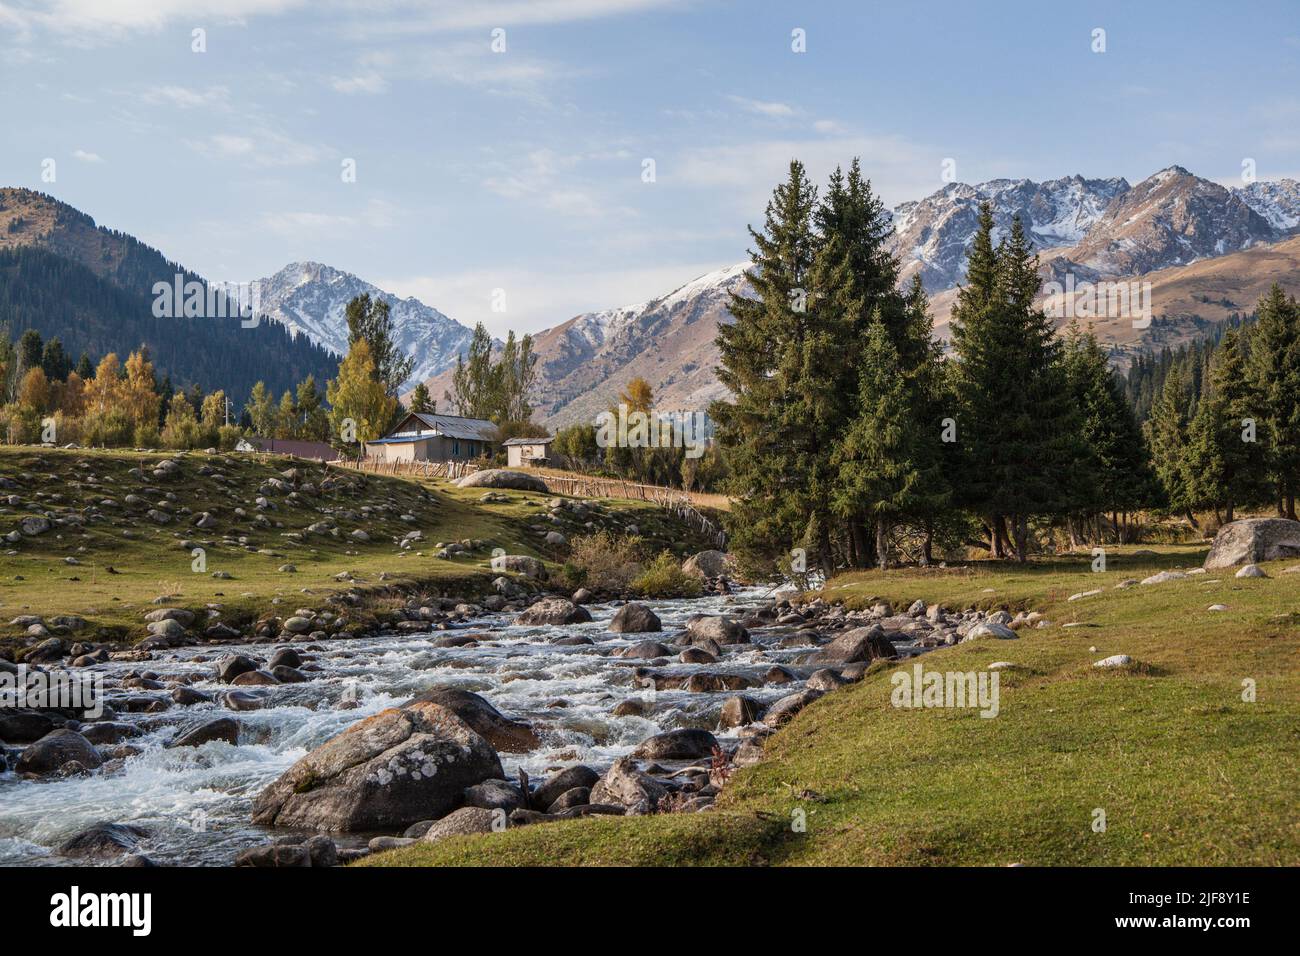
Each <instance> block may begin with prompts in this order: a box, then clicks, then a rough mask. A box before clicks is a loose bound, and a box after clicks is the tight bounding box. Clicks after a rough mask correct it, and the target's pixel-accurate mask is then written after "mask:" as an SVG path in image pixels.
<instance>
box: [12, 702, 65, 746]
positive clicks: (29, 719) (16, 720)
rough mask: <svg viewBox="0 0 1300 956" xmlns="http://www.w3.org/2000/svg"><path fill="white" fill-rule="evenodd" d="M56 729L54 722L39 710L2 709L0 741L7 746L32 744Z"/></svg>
mask: <svg viewBox="0 0 1300 956" xmlns="http://www.w3.org/2000/svg"><path fill="white" fill-rule="evenodd" d="M53 729H54V721H53V720H52V719H50V717H49V716H48V715H47V714H43V713H41V712H40V711H37V710H26V709H24V710H10V709H8V708H7V707H6V708H0V740H2V741H4V742H5V743H7V744H30V743H35V742H36V741H38V740H40V739H41V738H42V737H44V736H45V735H46V734H48V733H49V732H50V731H52V730H53Z"/></svg>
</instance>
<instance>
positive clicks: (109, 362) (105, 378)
mask: <svg viewBox="0 0 1300 956" xmlns="http://www.w3.org/2000/svg"><path fill="white" fill-rule="evenodd" d="M85 402H86V412H87V413H89V414H94V415H101V416H102V415H107V414H109V413H110V412H113V411H117V410H118V408H119V406H120V405H121V402H122V361H121V359H119V358H118V357H117V353H116V352H109V353H108V354H107V355H105V356H104V357H103V358H102V359H100V360H99V365H98V366H97V367H96V368H95V377H94V378H92V379H91V380H90V381H89V382H87V383H86V388H85Z"/></svg>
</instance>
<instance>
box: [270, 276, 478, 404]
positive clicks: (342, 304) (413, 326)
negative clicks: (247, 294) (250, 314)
mask: <svg viewBox="0 0 1300 956" xmlns="http://www.w3.org/2000/svg"><path fill="white" fill-rule="evenodd" d="M254 288H255V294H256V296H257V299H256V301H257V303H258V310H259V312H261V313H262V314H263V315H266V316H268V317H270V318H273V319H275V320H276V321H278V322H281V323H283V324H284V325H286V326H288V327H289V328H290V329H293V330H295V331H298V332H301V333H303V334H304V335H306V336H307V337H308V338H310V339H311V340H312V341H313V342H317V343H319V344H320V345H322V346H324V347H325V348H328V349H329V350H331V351H332V352H336V353H338V354H339V355H344V354H346V353H347V350H348V323H347V319H346V318H344V312H345V310H346V309H347V305H348V303H349V302H350V301H352V299H354V298H355V297H356V296H358V295H361V294H362V293H369V295H370V297H371V298H372V299H381V300H382V301H384V302H387V303H388V306H389V310H390V315H391V316H392V319H393V328H394V331H395V332H396V337H397V342H398V344H399V345H400V346H401V347H402V349H403V350H405V351H406V353H407V354H408V355H413V356H414V357H415V369H414V371H412V373H411V379H410V382H409V383H408V384H409V385H412V386H413V385H414V384H415V383H416V382H420V381H424V380H425V379H427V378H431V377H433V376H435V375H437V374H438V373H439V372H442V371H443V370H444V369H447V368H450V367H451V366H453V365H455V364H456V356H457V355H458V354H459V353H460V352H462V351H463V350H464V349H465V348H466V347H467V346H468V344H469V340H470V337H471V335H472V334H473V333H472V332H471V330H470V329H467V328H466V327H465V326H463V325H461V324H460V323H459V322H456V321H455V320H453V319H449V318H448V317H447V316H445V315H443V314H442V313H441V312H439V311H438V310H437V309H435V308H432V307H430V306H427V305H425V304H424V303H423V302H421V301H420V300H419V299H415V298H408V299H399V298H397V296H395V295H393V294H392V293H390V292H385V291H384V290H382V289H380V288H377V287H376V286H373V285H371V284H370V283H369V282H366V281H365V280H363V279H360V278H358V277H357V276H354V275H352V274H351V273H350V272H342V271H340V270H338V269H335V268H332V267H331V266H327V265H322V264H321V263H319V262H291V263H289V264H288V265H287V266H285V267H284V268H283V269H281V270H280V271H279V272H277V273H276V274H275V275H273V276H268V277H267V278H265V279H258V280H256V282H255V283H254Z"/></svg>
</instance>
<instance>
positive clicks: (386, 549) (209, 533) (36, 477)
mask: <svg viewBox="0 0 1300 956" xmlns="http://www.w3.org/2000/svg"><path fill="white" fill-rule="evenodd" d="M165 457H170V456H168V455H164V454H143V453H134V452H124V451H117V450H113V451H91V450H63V449H43V448H31V447H0V476H3V477H5V478H8V479H11V480H12V481H14V482H15V483H16V484H17V487H16V488H12V489H9V490H6V491H0V533H6V532H8V531H10V530H13V529H16V528H17V527H18V524H19V521H20V520H21V519H22V517H24V516H26V515H33V514H37V513H40V512H44V511H47V510H49V511H53V512H54V513H55V514H69V513H80V512H82V511H83V509H85V508H86V507H87V506H89V505H92V504H96V503H98V502H99V501H100V500H101V499H103V498H113V499H115V500H116V501H117V502H118V503H119V504H123V501H124V499H125V497H126V495H127V494H132V493H134V494H139V495H141V496H142V497H144V498H146V499H147V500H148V502H149V503H150V506H152V504H153V503H154V502H155V501H156V500H157V499H159V498H160V497H161V496H162V495H163V494H166V493H171V494H173V495H175V497H176V500H175V501H174V502H173V503H172V504H173V507H174V508H175V509H176V510H177V511H178V512H179V510H180V509H181V508H190V509H191V510H192V511H194V512H195V513H197V512H199V511H201V510H210V511H213V513H214V514H215V515H216V518H217V522H218V523H217V526H216V527H215V528H214V529H211V530H200V529H198V528H194V527H192V526H191V525H190V523H189V516H181V515H179V514H178V515H177V517H176V520H173V521H172V522H171V523H170V524H167V525H161V526H160V525H155V524H153V523H152V522H150V521H149V520H148V519H147V518H144V517H143V511H144V509H143V508H141V509H136V510H132V509H128V508H126V507H122V508H119V509H117V510H116V511H113V510H109V509H104V513H105V515H107V516H108V518H109V520H108V521H106V522H103V523H88V524H86V525H85V526H84V527H81V528H74V527H56V528H54V529H53V530H51V531H49V532H47V533H46V534H43V535H40V536H37V537H28V538H24V539H23V540H22V541H21V542H19V543H17V544H9V543H8V542H4V541H0V619H2V620H0V643H4V642H6V641H8V642H11V643H12V642H14V641H16V640H17V639H18V638H19V637H20V636H21V635H22V630H21V629H20V628H16V627H12V626H10V625H9V624H8V623H7V622H8V621H9V620H11V619H12V618H14V617H16V616H18V615H22V614H39V615H42V616H48V615H56V614H75V615H79V616H82V617H84V618H86V619H87V620H88V621H90V622H91V623H92V625H93V626H94V628H95V630H94V631H93V632H89V633H87V632H83V634H82V635H80V636H93V637H94V638H95V639H99V640H106V639H115V640H131V639H138V638H140V637H143V636H144V634H145V630H144V620H143V614H144V612H145V611H147V610H148V606H149V605H150V602H152V601H154V600H155V599H157V598H159V597H162V596H167V598H166V603H168V604H172V605H176V606H182V607H189V608H191V609H194V610H201V609H202V608H203V607H204V605H206V604H208V603H219V604H221V605H222V608H223V611H222V619H223V620H225V621H227V622H228V623H235V624H238V623H241V622H245V621H249V620H252V619H254V618H255V617H256V616H257V615H259V614H261V613H265V612H267V611H269V610H271V609H272V604H271V602H272V601H273V600H274V599H276V598H279V599H280V601H281V602H282V604H284V605H287V606H288V608H290V609H292V608H297V607H300V606H318V605H322V604H323V603H324V601H325V600H326V599H327V598H328V596H329V595H331V594H333V593H335V592H337V591H339V590H342V589H345V588H349V589H352V588H356V589H360V590H362V591H367V590H370V591H372V592H388V591H393V590H402V589H404V588H416V587H420V588H427V587H434V588H440V589H445V590H446V591H447V592H448V593H464V594H466V596H474V595H476V594H481V593H483V592H484V591H486V590H487V588H488V582H490V580H491V579H492V578H493V577H496V574H495V573H494V572H492V571H491V569H490V565H489V561H490V557H491V551H492V549H493V548H498V547H499V548H502V549H504V550H505V551H507V552H508V553H511V554H527V555H532V556H536V557H541V558H543V559H544V560H546V561H548V562H549V563H550V564H551V566H552V567H554V568H558V563H557V562H559V561H561V560H562V559H563V551H562V549H556V548H551V547H548V546H547V545H545V543H544V541H543V537H542V535H541V534H539V533H537V532H535V531H533V530H531V528H530V525H533V524H536V521H535V519H536V517H537V516H539V515H541V514H544V513H545V511H546V508H545V505H546V502H547V500H548V499H549V498H551V497H552V496H551V495H546V494H537V493H529V492H520V491H504V492H501V494H504V495H505V496H506V497H507V498H508V499H509V500H508V501H507V502H505V503H500V504H483V503H481V502H480V501H479V498H480V497H482V495H483V494H484V492H485V490H486V489H482V488H464V489H462V488H457V487H456V486H455V485H453V484H451V483H449V482H442V481H429V482H426V481H416V480H412V479H407V478H394V477H383V476H377V475H372V474H365V475H362V474H360V473H357V472H354V471H349V470H347V469H331V472H332V473H333V474H336V475H340V474H341V475H342V476H343V477H344V478H345V479H348V480H350V481H355V482H358V483H360V486H359V488H358V489H357V490H356V491H353V492H348V493H340V494H337V495H334V496H330V497H327V498H307V499H305V502H304V504H303V505H302V506H295V505H293V504H292V503H290V502H288V501H287V500H286V499H285V498H284V497H283V496H280V495H270V496H268V497H269V500H271V501H272V502H273V503H275V504H276V506H277V507H276V510H273V511H268V512H266V514H267V515H268V517H270V518H271V519H272V520H274V521H278V522H281V524H282V527H272V528H269V529H266V530H258V529H256V528H254V527H253V526H252V524H251V523H250V519H251V518H252V517H254V516H255V515H256V514H258V512H257V511H256V509H254V507H253V500H254V498H255V497H256V496H257V495H258V487H259V486H260V485H261V484H262V483H263V482H264V481H265V480H266V479H268V478H270V477H274V476H278V475H279V474H280V472H282V471H284V470H285V469H287V468H290V467H296V468H298V469H299V470H300V471H302V472H304V473H305V474H306V475H307V479H306V480H308V481H310V482H312V483H314V484H315V485H317V486H318V487H319V485H320V481H321V480H322V479H323V478H324V477H325V475H326V470H325V469H324V468H323V467H322V466H320V465H315V464H307V463H304V462H302V461H293V460H291V459H288V458H282V457H278V456H275V457H264V456H246V455H240V454H222V455H213V456H208V455H206V454H202V453H193V452H191V453H190V454H188V455H187V456H186V457H185V458H184V459H183V460H182V461H183V465H182V472H183V473H182V475H181V476H180V477H179V478H176V479H171V480H158V479H155V478H153V477H152V474H151V470H152V467H153V465H154V464H156V462H158V461H160V460H161V459H163V458H165ZM142 466H143V467H144V468H145V475H146V476H147V477H146V478H145V479H144V481H143V482H142V481H141V480H140V479H139V478H136V477H133V476H131V475H130V471H131V469H133V468H138V467H142ZM205 466H207V467H210V468H214V469H216V470H218V471H220V472H222V473H223V474H224V475H226V476H227V477H228V479H229V481H228V482H227V483H225V484H222V483H219V482H218V481H216V480H215V478H214V477H213V476H210V475H209V476H205V475H202V474H200V470H201V469H202V468H204V467H205ZM88 478H94V479H95V480H97V481H98V482H100V484H99V485H98V486H97V487H92V486H90V485H89V484H88V483H87V479H88ZM142 485H148V486H150V487H153V488H156V489H157V490H158V492H159V494H146V493H144V492H142V491H141V486H142ZM10 495H16V496H17V497H18V498H19V499H20V501H19V502H18V503H17V504H14V505H9V504H6V503H5V502H6V500H7V498H8V496H10ZM385 503H391V504H392V505H393V506H394V508H395V509H396V510H395V512H394V513H391V514H385V515H380V516H364V515H362V514H361V513H360V511H361V508H362V507H363V506H371V507H374V506H377V505H380V504H385ZM605 504H607V505H608V506H609V507H610V508H611V510H612V520H614V521H616V522H619V523H637V524H639V526H640V527H641V530H642V533H643V534H645V535H647V536H648V537H649V538H650V539H651V540H655V541H658V542H660V543H661V544H662V545H663V546H665V547H668V546H670V545H675V546H676V547H678V548H684V547H689V546H692V545H693V544H695V543H696V542H694V541H693V535H692V534H691V533H690V532H689V531H688V530H687V529H684V528H683V527H682V525H681V524H680V523H679V522H677V521H676V520H675V519H673V518H672V517H671V516H670V515H669V514H668V513H667V512H664V511H662V510H660V509H657V508H655V507H654V506H653V505H650V504H648V503H645V502H617V501H607V502H605ZM322 505H323V506H325V507H329V508H333V509H335V510H336V512H337V511H340V510H345V509H350V510H351V511H352V512H354V513H355V515H354V517H351V518H347V517H342V516H340V515H338V514H335V515H334V516H333V517H334V518H335V519H336V520H337V521H338V524H339V528H340V532H341V534H342V537H340V538H338V539H336V538H333V537H330V536H323V535H309V536H307V537H306V538H304V539H303V540H302V541H295V540H293V539H291V538H287V537H285V536H284V533H285V532H302V531H303V530H304V529H305V528H306V527H307V526H308V525H310V524H311V523H313V522H315V521H318V520H321V519H322V518H324V517H326V515H324V514H322V513H321V511H320V508H321V506H322ZM238 507H242V508H244V509H245V511H246V512H247V515H246V516H245V517H240V516H238V515H236V514H235V508H238ZM400 513H409V514H411V515H413V516H414V517H415V518H416V520H415V522H414V523H408V522H404V521H401V520H400V519H399V514H400ZM358 527H364V528H365V529H366V530H367V531H368V532H369V533H370V534H371V538H372V540H371V541H369V542H367V543H360V542H356V541H353V540H351V539H349V538H348V537H347V534H348V533H350V532H351V531H352V530H353V529H354V528H358ZM546 527H547V528H550V527H551V526H550V525H546ZM414 529H419V530H420V531H422V532H423V535H424V539H423V541H421V542H419V543H418V544H416V545H414V546H412V547H411V548H410V549H409V550H407V551H403V550H402V549H401V548H399V547H398V546H397V544H396V539H398V538H400V537H401V536H402V535H404V534H406V533H407V532H408V531H411V530H414ZM126 531H130V532H132V533H134V534H135V535H136V537H134V538H127V537H125V536H124V532H126ZM227 533H238V534H243V535H246V536H247V537H248V539H249V542H250V543H251V544H252V545H254V546H255V547H257V548H259V549H264V550H267V551H270V552H272V553H270V554H261V553H253V552H250V551H247V550H245V549H243V548H242V547H240V546H238V545H227V544H223V543H222V538H223V536H224V535H226V534H227ZM184 539H190V540H193V541H204V542H211V544H210V545H205V550H206V552H207V553H206V571H204V572H202V573H198V572H195V571H194V570H193V568H192V562H193V558H192V556H191V552H190V551H189V550H188V549H185V548H182V547H181V546H180V542H181V541H182V540H184ZM464 539H480V540H482V541H483V542H485V544H484V547H483V548H482V549H481V550H479V551H477V552H474V553H472V554H469V555H462V556H456V557H453V558H452V559H450V560H440V559H438V558H436V557H434V552H435V549H434V545H435V544H437V543H439V542H443V541H446V542H451V541H460V540H464ZM699 546H700V547H701V548H702V547H704V546H706V545H704V544H703V543H702V542H700V543H699ZM9 550H13V551H14V552H15V553H14V554H7V553H3V552H7V551H9ZM67 557H73V558H75V559H76V560H77V561H78V564H76V565H69V564H67V563H66V562H65V560H64V559H65V558H67ZM284 564H292V565H294V566H295V567H296V568H297V571H296V573H287V572H280V571H279V570H278V568H279V567H280V566H281V565H284ZM110 567H111V568H112V569H113V573H110V571H109V570H108V569H109V568H110ZM214 571H225V572H228V573H229V574H230V575H231V577H230V579H228V580H223V579H217V578H213V577H212V576H211V575H212V572H214ZM341 571H349V572H351V573H352V574H353V575H355V577H356V580H357V583H356V584H346V583H340V582H338V581H336V580H335V575H337V574H339V573H340V572H341ZM381 574H382V575H383V576H384V577H383V578H382V579H381ZM460 589H464V590H463V591H462V590H460Z"/></svg>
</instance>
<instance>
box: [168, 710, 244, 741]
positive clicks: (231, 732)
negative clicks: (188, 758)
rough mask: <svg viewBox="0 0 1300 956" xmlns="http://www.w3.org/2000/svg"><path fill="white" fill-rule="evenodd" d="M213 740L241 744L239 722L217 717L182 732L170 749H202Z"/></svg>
mask: <svg viewBox="0 0 1300 956" xmlns="http://www.w3.org/2000/svg"><path fill="white" fill-rule="evenodd" d="M213 740H224V741H225V742H226V743H228V744H238V743H239V721H237V720H235V718H234V717H217V718H215V719H214V720H209V721H207V722H206V723H202V724H199V725H198V726H196V727H190V728H189V729H188V730H182V731H181V732H180V733H178V734H177V735H176V736H175V737H173V738H172V741H171V743H170V744H168V746H169V747H201V746H202V745H203V744H206V743H208V742H210V741H213Z"/></svg>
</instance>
